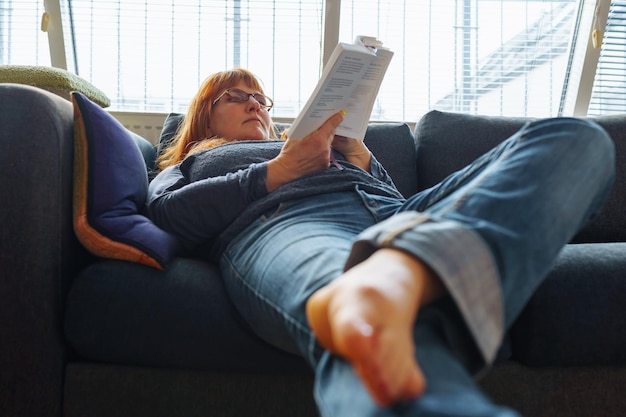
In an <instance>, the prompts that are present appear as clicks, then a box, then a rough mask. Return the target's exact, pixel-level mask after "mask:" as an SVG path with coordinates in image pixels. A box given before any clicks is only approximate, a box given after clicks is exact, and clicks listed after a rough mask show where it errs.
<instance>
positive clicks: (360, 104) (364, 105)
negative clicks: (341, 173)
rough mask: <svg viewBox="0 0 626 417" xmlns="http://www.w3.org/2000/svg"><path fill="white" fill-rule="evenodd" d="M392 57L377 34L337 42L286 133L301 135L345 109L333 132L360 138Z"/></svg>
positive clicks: (363, 135) (365, 128)
mask: <svg viewBox="0 0 626 417" xmlns="http://www.w3.org/2000/svg"><path fill="white" fill-rule="evenodd" d="M392 57H393V52H392V51H391V50H389V49H387V48H384V47H383V46H382V42H380V41H379V40H377V39H376V38H372V37H368V36H358V37H357V38H356V40H355V42H354V43H353V44H350V43H339V44H338V45H337V46H336V47H335V50H334V51H333V53H332V55H331V56H330V59H329V60H328V63H327V64H326V66H325V67H324V70H323V71H322V77H321V78H320V79H319V81H318V83H317V86H316V87H315V90H313V94H311V97H309V100H308V101H307V102H306V104H305V105H304V108H303V109H302V111H300V114H299V115H298V117H296V119H295V120H294V122H293V123H292V125H291V127H290V128H289V131H288V135H289V137H290V138H292V139H301V138H303V137H305V136H307V135H308V134H309V133H311V132H313V131H314V130H315V129H317V128H318V127H320V126H321V125H322V124H323V123H324V122H325V121H326V120H327V119H328V118H329V117H330V116H332V115H333V114H335V113H337V112H338V111H341V110H345V111H346V115H345V116H344V120H343V122H342V123H341V124H340V125H339V127H338V128H337V130H336V134H337V135H341V136H347V137H351V138H357V139H361V140H363V138H364V137H365V131H366V130H367V125H368V123H369V119H370V115H371V113H372V109H373V108H374V102H375V101H376V96H377V95H378V90H379V89H380V85H381V83H382V81H383V77H384V76H385V72H386V71H387V67H388V66H389V62H390V61H391V58H392Z"/></svg>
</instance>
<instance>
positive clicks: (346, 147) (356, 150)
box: [331, 135, 372, 172]
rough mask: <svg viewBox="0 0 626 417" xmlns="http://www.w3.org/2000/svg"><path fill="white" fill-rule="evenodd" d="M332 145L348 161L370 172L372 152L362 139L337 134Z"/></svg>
mask: <svg viewBox="0 0 626 417" xmlns="http://www.w3.org/2000/svg"><path fill="white" fill-rule="evenodd" d="M331 146H332V148H333V149H335V150H336V151H338V152H339V153H341V154H342V155H343V156H344V157H345V158H346V159H347V160H348V162H350V163H352V164H354V165H356V166H358V167H359V168H361V169H363V170H365V171H367V172H370V166H371V162H372V154H371V153H370V150H369V149H367V146H365V144H364V143H363V141H362V140H358V139H354V138H348V137H345V136H339V135H336V136H335V138H334V139H333V141H332V143H331Z"/></svg>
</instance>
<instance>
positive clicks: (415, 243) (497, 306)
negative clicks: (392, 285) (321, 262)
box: [345, 212, 504, 364]
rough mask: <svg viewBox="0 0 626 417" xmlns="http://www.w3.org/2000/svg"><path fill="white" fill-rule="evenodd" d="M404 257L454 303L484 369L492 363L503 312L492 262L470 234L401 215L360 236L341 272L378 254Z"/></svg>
mask: <svg viewBox="0 0 626 417" xmlns="http://www.w3.org/2000/svg"><path fill="white" fill-rule="evenodd" d="M381 248H394V249H399V250H402V251H404V252H408V253H410V254H412V255H413V256H415V257H416V258H418V259H420V260H421V261H422V262H424V263H425V264H426V265H428V266H429V267H430V268H431V269H432V270H433V271H434V272H435V273H436V274H437V276H438V277H439V278H440V279H441V281H442V283H443V285H444V286H445V287H446V289H447V290H448V293H449V294H450V296H451V297H452V299H453V300H454V302H455V303H456V305H457V307H458V309H459V311H460V312H461V315H462V316H463V319H464V320H465V323H466V325H467V327H468V329H469V330H470V332H471V334H472V336H473V338H474V342H475V343H476V346H477V347H478V349H479V350H480V352H481V354H482V356H483V359H484V360H485V362H486V363H487V364H491V363H493V361H494V359H495V357H496V354H497V351H498V349H499V347H500V345H501V343H502V340H503V335H504V309H503V301H502V292H501V288H500V280H499V276H498V271H497V267H496V263H495V260H494V258H493V256H492V253H491V251H490V250H489V247H488V246H487V244H486V243H485V241H484V240H483V239H482V238H481V237H480V236H479V235H478V234H477V233H476V232H474V231H473V230H471V229H468V228H467V227H465V226H463V225H462V224H461V223H458V222H455V221H451V220H442V221H438V220H433V219H431V218H430V217H429V216H428V215H427V214H424V213H418V212H404V213H399V214H396V215H394V216H392V217H390V218H389V219H387V220H385V221H383V222H381V223H379V224H377V225H375V226H372V227H370V228H368V229H367V230H365V231H364V232H362V233H361V234H360V235H359V236H358V237H357V240H356V241H355V242H354V244H353V246H352V251H351V253H350V256H349V257H348V260H347V262H346V267H345V269H346V270H347V269H349V268H351V267H353V266H354V265H356V264H358V263H360V262H362V261H364V260H365V259H367V258H368V257H369V256H370V255H372V254H373V253H374V252H375V251H376V250H378V249H381Z"/></svg>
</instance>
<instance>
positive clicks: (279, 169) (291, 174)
mask: <svg viewBox="0 0 626 417" xmlns="http://www.w3.org/2000/svg"><path fill="white" fill-rule="evenodd" d="M342 121H343V114H342V113H341V112H339V113H336V114H334V115H333V116H331V117H330V118H329V119H328V120H327V121H326V122H324V124H323V125H322V126H320V127H319V129H317V130H316V131H314V132H313V133H311V134H310V135H308V136H306V137H304V138H302V139H287V141H286V142H285V145H283V148H282V150H281V151H280V154H278V156H277V157H276V158H274V159H272V160H271V161H269V163H268V164H267V179H266V180H265V186H266V187H267V191H268V192H272V191H274V190H275V189H277V188H278V187H280V186H281V185H283V184H286V183H288V182H290V181H293V180H295V179H296V178H300V177H302V176H304V175H308V174H312V173H314V172H318V171H321V170H324V169H327V168H328V166H329V165H330V144H331V143H332V142H333V140H334V138H335V129H336V128H337V126H339V124H340V123H341V122H342Z"/></svg>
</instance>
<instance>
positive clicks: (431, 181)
mask: <svg viewBox="0 0 626 417" xmlns="http://www.w3.org/2000/svg"><path fill="white" fill-rule="evenodd" d="M532 120H533V119H531V118H518V117H496V116H480V115H470V114H463V113H453V112H441V111H431V112H429V113H427V114H426V115H424V117H422V118H421V119H420V121H419V123H418V124H417V126H416V128H415V137H416V141H417V147H418V153H417V169H418V173H417V178H418V186H419V189H420V190H422V189H425V188H428V187H431V186H433V185H435V184H437V183H438V182H439V181H441V180H443V179H444V178H445V177H446V176H447V175H449V174H451V173H452V172H454V171H456V170H458V169H460V168H462V167H464V166H465V165H467V164H469V163H470V162H471V161H473V160H474V159H475V158H477V157H478V156H480V155H482V154H483V153H485V152H487V151H488V150H489V149H491V148H493V147H494V146H495V145H497V144H498V143H500V142H501V141H502V140H504V139H506V138H508V137H509V136H511V135H512V134H513V133H515V132H516V131H517V130H519V129H520V128H521V127H522V126H524V124H525V123H526V122H528V121H532ZM591 120H594V121H596V122H597V123H598V124H599V125H600V126H602V127H603V128H604V129H605V130H606V131H607V133H608V134H609V135H610V136H611V137H612V138H613V142H614V143H615V147H616V153H617V155H618V163H617V166H616V172H617V175H616V182H615V186H614V187H613V191H612V193H611V195H610V196H609V199H608V201H607V203H606V205H605V206H604V208H603V210H602V213H601V216H599V217H598V218H596V219H594V220H592V221H591V222H590V223H589V224H588V225H587V226H586V227H585V228H583V229H582V230H581V231H580V232H579V233H578V234H577V235H576V236H575V237H574V239H573V241H572V242H573V243H598V242H623V241H626V216H624V207H626V193H624V192H623V191H622V190H624V189H626V164H624V163H622V162H623V161H621V159H619V158H620V157H621V155H626V138H625V137H624V133H623V132H624V124H625V123H626V114H622V115H613V116H601V117H595V118H591ZM621 158H623V157H621ZM577 168H578V167H572V169H573V170H574V169H577Z"/></svg>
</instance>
